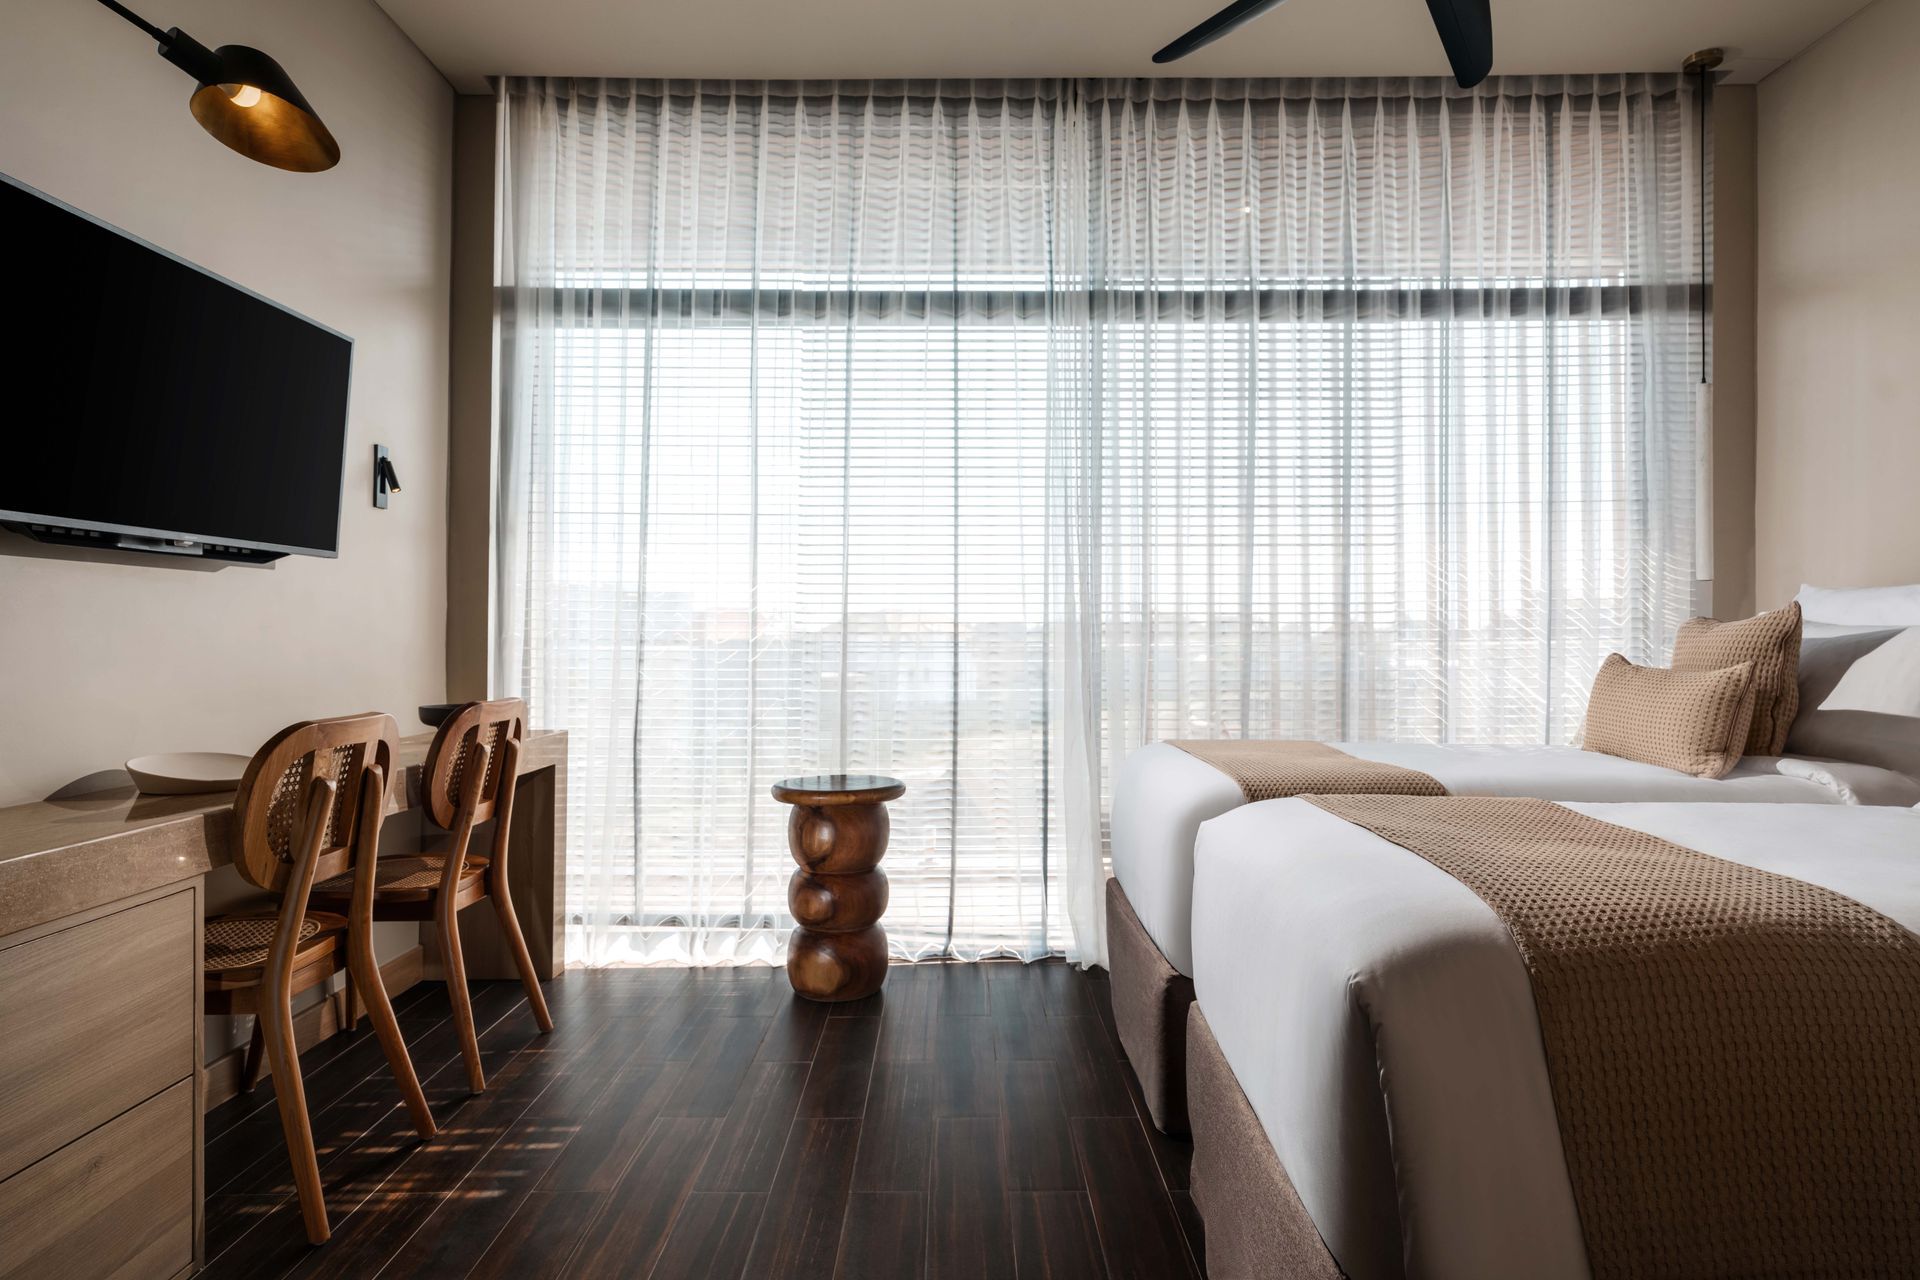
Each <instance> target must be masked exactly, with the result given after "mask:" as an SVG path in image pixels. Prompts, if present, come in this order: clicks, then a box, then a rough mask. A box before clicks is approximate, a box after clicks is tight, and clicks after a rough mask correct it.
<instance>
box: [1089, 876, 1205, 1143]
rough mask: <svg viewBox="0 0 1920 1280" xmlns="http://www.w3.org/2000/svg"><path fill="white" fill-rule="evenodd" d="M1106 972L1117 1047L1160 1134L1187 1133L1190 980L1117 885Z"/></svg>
mask: <svg viewBox="0 0 1920 1280" xmlns="http://www.w3.org/2000/svg"><path fill="white" fill-rule="evenodd" d="M1107 971H1108V973H1109V975H1110V976H1111V978H1112V982H1111V984H1110V985H1111V986H1112V988H1113V1022H1114V1027H1115V1029H1116V1030H1117V1031H1119V1033H1120V1047H1121V1048H1122V1049H1124V1050H1126V1054H1127V1061H1128V1062H1130V1063H1132V1065H1133V1074H1134V1076H1135V1078H1137V1079H1138V1080H1139V1081H1140V1092H1141V1094H1142V1095H1143V1096H1144V1097H1145V1099H1146V1103H1147V1113H1148V1114H1149V1115H1150V1116H1152V1118H1153V1123H1154V1126H1155V1127H1156V1128H1158V1129H1159V1130H1160V1131H1161V1132H1162V1133H1168V1134H1173V1135H1176V1136H1180V1135H1184V1134H1185V1133H1186V1132H1187V1009H1188V1007H1189V1006H1191V1005H1192V1004H1193V979H1192V978H1189V977H1187V976H1186V975H1185V974H1183V973H1181V972H1180V971H1179V970H1178V969H1175V968H1174V967H1173V966H1172V965H1171V964H1169V963H1167V957H1166V956H1165V955H1163V954H1162V953H1161V951H1160V948H1159V947H1158V946H1156V945H1155V944H1154V941H1153V939H1152V938H1151V937H1150V936H1148V934H1147V930H1146V926H1145V925H1143V924H1141V923H1140V917H1139V916H1138V915H1136V914H1135V913H1134V910H1133V904H1132V903H1130V902H1128V901H1127V893H1126V890H1124V889H1122V888H1121V887H1120V882H1119V881H1118V880H1111V879H1110V880H1108V881H1107Z"/></svg>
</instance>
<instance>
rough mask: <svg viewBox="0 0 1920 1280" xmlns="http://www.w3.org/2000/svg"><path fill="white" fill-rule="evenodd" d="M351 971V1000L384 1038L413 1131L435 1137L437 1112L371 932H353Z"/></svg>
mask: <svg viewBox="0 0 1920 1280" xmlns="http://www.w3.org/2000/svg"><path fill="white" fill-rule="evenodd" d="M347 970H348V973H349V974H350V975H352V978H353V986H352V987H350V988H349V990H350V991H351V992H352V993H353V994H352V995H351V996H350V997H349V999H351V1000H353V1001H356V1002H358V1003H360V1004H363V1005H365V1006H366V1014H367V1021H369V1022H371V1023H372V1024H373V1033H374V1035H376V1036H378V1037H379V1038H380V1048H381V1049H382V1050H383V1051H384V1052H385V1053H386V1055H387V1069H388V1070H389V1071H391V1072H392V1073H393V1079H394V1083H396V1084H398V1085H399V1086H400V1096H401V1098H402V1099H403V1100H405V1102H406V1104H407V1114H408V1115H409V1116H410V1117H412V1119H413V1131H414V1132H415V1133H417V1134H419V1135H420V1136H421V1137H422V1138H431V1137H433V1135H434V1134H435V1133H436V1132H438V1128H437V1126H436V1125H435V1124H434V1122H433V1112H432V1111H431V1110H430V1109H429V1108H428V1107H427V1095H426V1094H425V1093H424V1092H422V1091H421V1089H420V1077H419V1076H418V1075H416V1074H415V1073H414V1070H413V1057H412V1055H410V1054H409V1053H408V1052H407V1041H406V1038H405V1037H404V1036H402V1035H401V1034H400V1021H399V1019H397V1018H395V1017H394V1016H393V1003H392V1002H391V1001H389V1000H388V999H387V984H386V983H384V982H382V981H381V980H380V963H379V961H378V960H376V959H375V958H374V954H373V931H372V930H371V929H369V928H364V927H363V928H359V929H353V930H351V931H350V935H349V938H348V942H347Z"/></svg>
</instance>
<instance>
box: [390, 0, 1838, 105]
mask: <svg viewBox="0 0 1920 1280" xmlns="http://www.w3.org/2000/svg"><path fill="white" fill-rule="evenodd" d="M1226 2H1227V0H811V2H809V3H800V2H799V0H378V3H379V4H380V5H381V6H382V7H383V8H385V9H386V11H387V12H388V13H389V14H391V15H392V16H393V19H394V21H395V22H397V23H398V24H399V25H400V28H401V29H402V30H403V31H405V32H406V33H407V35H408V36H410V37H411V38H412V39H413V42H414V43H415V44H417V45H419V46H420V48H421V49H422V50H423V51H424V52H425V53H426V55H427V57H429V58H431V59H432V60H433V62H434V63H435V64H436V65H437V66H438V67H439V68H440V69H441V71H443V72H444V73H445V74H446V76H447V78H448V79H449V80H451V81H452V82H453V84H454V86H455V87H456V88H457V89H459V90H461V91H462V92H467V93H480V92H484V91H485V89H486V81H485V78H486V77H487V76H488V75H493V74H510V75H575V76H603V75H604V76H686V77H714V78H739V79H816V78H819V79H826V78H834V77H840V78H862V77H876V78H877V77H889V78H891V77H907V76H912V77H919V76H949V77H965V76H1043V75H1044V76H1053V75H1069V76H1145V75H1156V74H1158V75H1165V74H1167V73H1168V71H1169V70H1170V69H1169V68H1156V67H1155V66H1154V65H1153V63H1152V62H1151V61H1150V56H1151V55H1152V53H1153V51H1154V50H1155V49H1157V48H1159V47H1160V46H1161V45H1163V44H1165V43H1166V42H1167V41H1169V40H1171V39H1173V37H1175V36H1177V35H1179V34H1180V33H1181V32H1182V31H1184V30H1186V29H1187V28H1188V27H1190V26H1192V25H1194V24H1195V23H1197V22H1199V21H1200V20H1201V19H1202V18H1204V17H1206V16H1207V15H1208V14H1210V13H1212V12H1213V11H1214V10H1216V9H1219V8H1221V7H1223V6H1224V5H1225V4H1226ZM1866 2H1867V0H1493V20H1494V63H1493V70H1494V74H1496V75H1513V74H1544V73H1555V72H1587V71H1597V72H1605V71H1665V70H1677V69H1678V68H1679V65H1680V61H1681V59H1682V58H1684V57H1686V56H1687V54H1689V53H1691V52H1692V51H1694V50H1695V49H1700V48H1705V47H1708V46H1711V45H1720V46H1721V47H1723V48H1725V49H1726V50H1727V53H1728V55H1729V56H1728V66H1727V70H1728V71H1729V72H1730V75H1729V77H1728V78H1729V79H1732V80H1736V81H1753V80H1758V79H1759V78H1760V77H1761V76H1764V75H1765V74H1766V73H1767V72H1769V71H1771V70H1773V68H1775V67H1776V66H1778V65H1780V64H1781V63H1782V62H1784V61H1786V60H1787V59H1788V58H1791V57H1793V56H1794V55H1795V54H1797V53H1799V52H1800V51H1801V50H1802V49H1804V48H1806V47H1807V46H1808V45H1810V44H1812V43H1813V42H1814V41H1815V40H1817V39H1819V38H1820V37H1821V36H1822V35H1824V34H1826V33H1827V32H1828V31H1831V30H1832V29H1833V28H1834V27H1836V26H1838V25H1840V23H1842V22H1843V21H1845V20H1846V19H1847V18H1849V17H1851V16H1852V15H1853V14H1854V13H1855V12H1856V11H1858V10H1859V9H1861V8H1863V7H1865V4H1866ZM1177 69H1178V73H1179V74H1182V75H1194V76H1307V75H1321V76H1348V75H1443V74H1445V73H1446V70H1447V62H1446V58H1445V56H1444V55H1443V54H1442V53H1441V50H1440V41H1439V38H1438V37H1437V36H1436V35H1435V34H1434V31H1433V24H1432V22H1431V21H1430V20H1429V19H1428V17H1427V13H1426V6H1425V5H1424V4H1423V3H1422V0H1287V3H1285V4H1283V5H1281V6H1280V7H1279V8H1278V9H1275V10H1273V11H1272V12H1270V13H1268V14H1266V15H1264V16H1262V17H1260V18H1257V19H1255V20H1254V21H1253V22H1252V23H1250V24H1248V25H1247V26H1245V27H1242V28H1241V29H1240V30H1238V31H1236V32H1234V33H1233V34H1231V35H1229V36H1227V37H1226V38H1225V39H1224V40H1221V41H1220V42H1219V43H1217V44H1214V45H1211V46H1209V47H1208V48H1206V49H1203V50H1201V51H1200V52H1199V53H1196V54H1194V55H1192V56H1191V57H1188V58H1186V59H1183V60H1182V61H1181V62H1180V63H1178V64H1177Z"/></svg>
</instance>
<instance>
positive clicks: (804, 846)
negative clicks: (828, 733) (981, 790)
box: [773, 773, 907, 1000]
mask: <svg viewBox="0 0 1920 1280" xmlns="http://www.w3.org/2000/svg"><path fill="white" fill-rule="evenodd" d="M906 790H907V784H906V783H904V782H902V781H900V780H899V779H898V778H881V777H876V776H874V775H871V774H864V773H823V774H815V775H813V776H811V777H806V778H788V779H786V780H784V781H782V782H777V783H775V784H774V787H773V798H774V799H775V800H778V801H780V802H781V803H783V804H790V805H792V806H793V815H792V817H790V818H789V819H788V820H787V845H788V847H789V848H791V849H792V850H793V860H794V861H795V862H797V863H799V864H800V869H799V870H797V871H795V872H794V873H793V879H791V880H789V881H788V882H787V906H788V907H790V908H791V909H792V911H793V918H794V919H795V920H798V921H799V922H800V923H799V925H798V926H797V927H796V928H795V929H794V931H793V933H792V934H791V935H789V936H788V938H787V979H788V980H789V981H790V982H792V983H793V989H794V991H795V992H797V993H798V994H800V995H803V996H805V997H807V998H808V999H809V1000H858V999H860V998H861V997H863V996H870V995H872V994H873V993H874V992H876V991H878V990H879V989H880V984H881V983H883V982H885V981H886V980H887V931H886V930H885V929H882V928H881V927H880V916H881V914H882V913H883V912H885V911H886V909H887V873H886V872H884V871H882V870H880V858H881V856H882V855H884V854H885V853H886V851H887V825H888V824H887V803H886V802H887V801H889V800H897V799H899V798H900V797H901V796H902V795H905V794H906Z"/></svg>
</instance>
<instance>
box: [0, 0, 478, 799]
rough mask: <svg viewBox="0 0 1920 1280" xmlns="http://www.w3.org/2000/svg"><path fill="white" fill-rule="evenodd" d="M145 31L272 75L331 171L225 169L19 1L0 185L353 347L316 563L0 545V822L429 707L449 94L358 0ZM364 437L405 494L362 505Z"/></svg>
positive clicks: (104, 16) (4, 59) (367, 2)
mask: <svg viewBox="0 0 1920 1280" xmlns="http://www.w3.org/2000/svg"><path fill="white" fill-rule="evenodd" d="M152 16H153V17H155V18H157V19H159V20H160V22H161V25H178V26H179V27H181V28H182V29H183V30H185V31H187V32H189V33H190V34H192V35H193V36H195V37H196V38H197V39H199V40H200V41H201V42H202V43H204V44H207V45H219V44H223V43H238V44H250V45H256V46H258V47H260V48H262V49H264V50H266V51H267V52H268V53H270V54H272V55H274V56H275V57H277V58H279V59H280V61H281V62H282V63H283V64H284V65H285V66H286V68H287V70H288V72H289V73H290V74H291V75H292V76H293V77H294V79H295V81H296V82H297V83H298V84H299V85H300V87H301V89H302V90H303V91H304V92H305V93H306V94H307V96H308V98H309V99H310V100H311V101H312V102H313V103H314V105H315V107H316V108H317V109H318V110H319V111H320V113H321V115H322V116H323V118H324V119H325V120H326V122H327V124H328V126H329V127H330V128H331V129H332V130H333V133H334V135H335V137H337V138H338V139H339V141H340V145H341V148H342V150H343V152H344V159H343V160H342V162H341V164H340V165H339V167H337V168H336V169H334V170H332V171H330V172H328V173H324V174H315V175H306V174H289V173H281V172H279V171H277V170H274V169H269V168H266V167H265V166H262V165H258V164H254V163H252V162H250V161H247V160H245V159H243V158H241V157H240V156H238V155H235V154H234V153H232V152H230V151H228V150H226V149H225V148H224V147H222V146H220V145H219V144H218V143H216V142H214V141H213V139H211V138H210V137H208V136H207V135H206V134H205V133H203V132H201V130H200V129H199V127H198V126H197V125H195V123H194V122H193V118H192V117H191V116H190V115H189V114H188V112H187V96H188V94H189V92H190V91H191V89H192V85H191V82H190V81H188V80H187V78H186V77H185V76H184V75H182V74H181V73H180V72H179V71H177V70H175V69H174V68H173V67H172V66H170V65H169V64H167V63H166V62H164V61H162V60H161V59H160V58H159V57H158V56H156V55H155V53H154V46H153V42H152V41H151V40H150V39H149V38H147V37H146V36H144V35H142V34H141V33H139V32H138V31H136V30H135V29H134V28H132V27H131V26H128V25H127V24H126V23H125V22H123V21H121V20H120V19H119V18H116V17H114V16H113V15H112V14H110V13H108V12H107V11H106V10H105V9H102V8H100V7H99V6H97V5H94V4H90V3H77V2H71V0H60V2H59V3H50V2H46V0H35V2H34V3H10V4H9V5H8V6H7V24H8V31H7V38H6V40H5V41H0V170H4V171H5V172H7V173H9V174H11V175H13V176H14V177H16V178H18V179H20V180H21V181H23V182H26V183H29V184H31V185H33V186H35V187H38V188H40V189H41V190H43V191H46V192H48V193H49V194H51V195H54V196H57V197H59V198H61V199H63V200H66V201H68V202H69V203H71V204H74V205H76V206H78V207H80V208H82V209H85V210H87V211H88V212H90V213H93V214H95V215H97V216H98V217H101V218H103V219H105V220H106V221H108V222H111V223H113V224H115V225H116V226H119V227H122V228H125V229H126V230H128V231H131V232H133V233H135V234H136V235H140V236H143V237H145V238H147V239H149V240H151V241H153V242H154V243H156V244H159V245H161V246H162V247H164V248H167V249H169V250H172V251H173V252H175V253H178V254H181V255H182V256H184V257H186V258H188V259H190V260H192V261H194V262H197V263H200V264H201V265H203V266H206V267H208V268H210V269H211V270H214V271H217V272H219V273H221V274H222V275H225V276H228V277H230V278H232V279H234V280H236V281H238V282H240V283H241V284H243V285H246V286H248V287H249V288H252V289H256V290H258V291H260V292H261V293H264V294H266V295H267V296H268V297H270V298H273V299H275V300H277V301H279V302H282V303H284V304H286V305H287V306H290V307H292V308H294V309H295V310H297V311H300V312H302V313H304V314H306V315H308V316H311V317H313V318H314V319H316V320H319V321H321V322H322V323H325V324H328V325H331V326H333V327H334V328H336V329H340V330H342V331H344V332H346V333H348V334H350V335H351V336H352V337H353V338H354V340H355V341H354V357H353V361H354V368H353V399H352V413H351V422H350V426H349V441H348V446H347V473H346V491H345V500H344V513H343V517H342V526H341V554H340V557H339V558H338V559H335V560H325V559H317V558H313V557H306V556H294V557H289V558H287V559H285V560H282V561H280V562H278V563H277V564H276V565H274V566H273V567H271V568H249V567H230V568H224V569H220V570H218V571H209V570H206V569H196V568H184V567H176V566H174V565H173V564H171V563H170V562H167V561H165V560H161V559H158V558H153V557H139V558H137V557H133V556H130V555H114V556H111V557H109V556H103V555H99V554H90V553H78V552H74V553H65V552H58V551H52V550H48V549H45V548H41V547H39V546H38V545H37V544H34V543H30V542H26V541H25V540H23V539H20V538H18V537H17V536H15V535H12V534H0V729H3V730H4V731H0V804H4V803H15V802H19V801H21V800H27V799H34V798H38V797H41V796H44V795H46V794H47V793H48V792H50V791H52V790H54V789H55V788H57V787H60V786H62V785H64V784H66V783H68V782H70V781H72V780H74V779H76V778H79V777H82V776H84V775H87V774H90V773H92V772H94V771H96V770H102V769H107V768H112V767H116V766H117V765H118V764H119V763H120V761H122V760H124V759H125V758H127V757H128V756H131V755H136V754H140V753H144V752H150V751H169V750H193V749H200V750H226V751H236V752H249V751H251V750H253V748H254V747H256V746H257V745H259V743H260V742H261V741H262V740H263V739H265V738H266V737H267V736H268V735H269V734H270V733H272V732H273V731H274V730H276V729H278V728H280V727H281V726H282V725H285V724H287V723H288V722H290V721H292V720H297V719H302V718H305V717H310V716H316V715H325V714H332V713H341V712H353V711H363V710H367V709H369V708H379V709H383V710H389V711H392V712H394V713H395V714H396V715H397V716H398V717H399V719H400V724H401V730H402V732H418V731H419V730H420V728H421V725H420V724H419V722H418V720H417V719H416V718H415V716H414V714H413V708H415V707H416V706H418V705H419V704H421V703H423V702H437V701H440V700H441V698H442V697H443V696H444V691H445V685H446V656H445V631H444V627H445V614H446V563H447V557H446V522H447V511H446V493H447V488H446V473H447V448H446V439H447V376H448V373H447V370H448V354H447V353H448V317H447V296H448V256H449V252H450V243H451V242H450V234H451V233H450V220H451V181H452V179H451V173H452V161H451V139H452V130H453V109H454V95H453V92H452V90H451V89H450V88H449V87H448V85H447V84H446V82H445V81H444V80H443V79H442V77H441V76H440V75H439V73H438V72H436V71H435V70H434V69H433V68H432V67H431V66H430V65H429V64H428V63H427V61H426V60H425V58H423V57H422V56H421V55H420V53H419V52H418V51H417V50H416V49H415V48H414V47H413V46H412V44H410V43H409V42H408V41H407V39H406V38H405V37H404V36H403V35H401V33H400V32H399V30H398V29H397V28H395V27H394V26H393V24H392V23H391V22H390V21H389V20H388V19H387V18H386V16H385V15H384V14H383V13H382V12H381V11H380V10H379V9H378V8H376V7H375V6H374V5H373V4H372V3H371V0H329V2H328V3H324V4H310V3H296V2H294V0H271V2H267V0H260V2H257V3H251V4H242V3H238V2H237V0H226V2H225V3H222V2H220V0H168V3H167V5H166V6H165V7H164V8H163V9H157V10H155V11H154V13H153V14H152ZM8 251H9V252H12V253H23V252H31V251H32V248H31V246H27V245H18V244H15V245H9V246H8ZM13 305H31V302H30V300H24V299H15V300H14V302H13ZM376 442H378V443H382V444H386V445H388V446H389V447H390V448H391V449H392V450H393V458H394V463H395V466H396V467H397V468H398V470H399V473H400V477H401V480H402V482H403V484H404V492H402V493H401V494H399V495H397V496H396V497H395V498H394V499H393V504H392V506H391V507H390V508H389V509H388V510H385V511H378V510H375V509H374V508H373V506H372V504H371V502H370V500H369V496H368V495H369V492H370V488H371V472H372V463H371V456H372V447H373V445H374V444H375V443H376Z"/></svg>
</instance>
